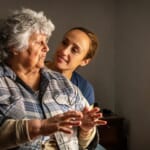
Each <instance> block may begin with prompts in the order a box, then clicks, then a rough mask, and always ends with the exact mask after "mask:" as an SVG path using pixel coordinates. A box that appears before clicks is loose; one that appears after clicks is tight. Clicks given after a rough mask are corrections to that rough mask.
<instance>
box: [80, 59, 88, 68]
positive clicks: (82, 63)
mask: <svg viewBox="0 0 150 150" xmlns="http://www.w3.org/2000/svg"><path fill="white" fill-rule="evenodd" d="M90 61H91V59H90V58H88V59H83V60H82V62H81V64H80V66H81V67H84V66H86V65H87V64H89V62H90Z"/></svg>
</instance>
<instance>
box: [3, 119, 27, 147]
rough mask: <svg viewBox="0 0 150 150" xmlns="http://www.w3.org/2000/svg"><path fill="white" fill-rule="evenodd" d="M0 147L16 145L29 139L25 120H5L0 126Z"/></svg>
mask: <svg viewBox="0 0 150 150" xmlns="http://www.w3.org/2000/svg"><path fill="white" fill-rule="evenodd" d="M0 133H1V135H0V143H1V144H0V149H8V148H11V147H16V146H18V145H20V144H22V143H25V142H27V141H30V137H29V135H28V125H27V120H13V119H9V120H6V121H5V122H4V123H3V124H2V125H1V126H0Z"/></svg>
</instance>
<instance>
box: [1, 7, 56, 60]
mask: <svg viewBox="0 0 150 150" xmlns="http://www.w3.org/2000/svg"><path fill="white" fill-rule="evenodd" d="M54 29H55V26H54V24H53V23H52V22H51V20H49V19H47V18H46V16H44V14H43V12H36V11H33V10H31V9H25V8H23V9H21V10H18V11H14V12H13V14H12V15H10V16H8V17H7V18H6V19H3V20H1V22H0V51H1V55H3V57H4V58H6V57H7V56H8V54H9V50H10V48H11V47H13V48H15V49H16V50H22V49H23V48H28V40H29V37H30V35H31V34H32V33H43V34H46V35H47V38H49V37H50V36H51V33H52V31H53V30H54ZM4 58H3V59H4Z"/></svg>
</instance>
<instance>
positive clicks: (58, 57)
mask: <svg viewBox="0 0 150 150" xmlns="http://www.w3.org/2000/svg"><path fill="white" fill-rule="evenodd" d="M57 62H61V63H63V62H65V63H68V60H66V59H65V58H64V57H61V56H59V55H57Z"/></svg>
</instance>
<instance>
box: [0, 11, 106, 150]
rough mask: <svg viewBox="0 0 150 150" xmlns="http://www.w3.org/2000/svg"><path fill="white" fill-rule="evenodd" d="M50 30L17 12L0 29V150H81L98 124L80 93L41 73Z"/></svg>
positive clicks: (40, 19) (38, 17) (38, 16)
mask: <svg viewBox="0 0 150 150" xmlns="http://www.w3.org/2000/svg"><path fill="white" fill-rule="evenodd" d="M53 30H54V25H53V24H52V22H51V21H50V20H48V19H47V18H46V17H45V16H44V15H43V13H42V12H39V13H37V12H35V11H33V10H30V9H22V10H20V11H16V12H14V13H13V14H12V15H11V16H9V17H8V18H6V19H4V20H3V21H2V22H1V26H0V49H1V58H2V61H1V64H0V149H32V150H37V149H52V150H57V149H59V150H66V149H68V150H69V149H70V150H78V149H79V148H82V149H85V148H86V147H87V146H88V145H89V144H90V142H91V141H92V139H93V137H94V135H95V127H96V126H97V125H103V124H106V122H105V121H103V120H100V118H101V116H102V114H101V113H100V112H99V109H98V108H93V109H90V108H89V107H88V104H87V102H86V100H85V99H84V97H83V96H82V94H81V92H80V91H79V90H78V89H77V88H76V87H75V86H73V85H72V84H71V82H70V81H69V80H67V79H66V78H65V77H63V76H62V75H61V74H59V73H56V72H53V71H51V70H48V69H46V68H44V61H45V57H46V54H47V52H48V51H49V48H48V45H47V42H48V39H49V37H50V35H51V33H52V31H53Z"/></svg>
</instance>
